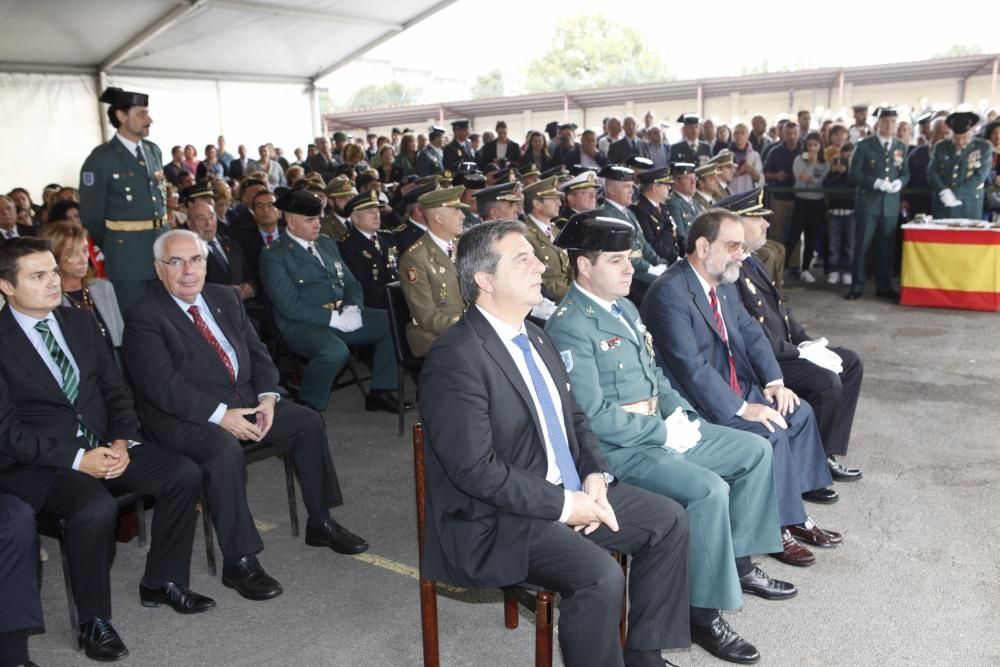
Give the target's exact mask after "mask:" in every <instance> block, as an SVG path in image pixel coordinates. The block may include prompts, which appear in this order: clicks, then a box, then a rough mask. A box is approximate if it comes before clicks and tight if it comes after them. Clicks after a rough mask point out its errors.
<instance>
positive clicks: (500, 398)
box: [420, 221, 690, 667]
mask: <svg viewBox="0 0 1000 667" xmlns="http://www.w3.org/2000/svg"><path fill="white" fill-rule="evenodd" d="M524 232H525V229H524V226H523V225H522V224H521V223H518V222H512V221H496V222H485V223H483V224H481V225H477V226H476V227H473V228H472V229H470V230H468V231H467V232H465V233H464V234H463V236H462V240H461V242H460V244H459V247H458V257H457V261H458V267H459V274H460V275H461V276H462V292H463V296H464V298H465V300H466V301H467V302H468V303H470V304H473V305H471V306H470V307H469V310H468V311H467V312H466V314H465V315H464V316H463V317H462V319H461V320H460V321H459V322H457V323H456V324H455V325H454V326H452V327H451V328H450V329H449V330H448V331H446V332H445V333H444V334H442V335H441V337H440V338H439V339H438V340H437V341H436V342H435V344H434V346H433V347H432V348H431V351H430V352H429V354H428V355H427V358H426V360H425V361H424V368H423V373H422V375H421V378H420V407H421V411H422V413H423V416H424V419H425V422H426V426H427V432H428V444H429V447H430V451H429V456H428V457H427V478H428V485H427V510H428V512H427V516H428V520H427V528H426V541H425V544H424V554H423V568H424V574H425V575H426V576H427V577H430V578H431V579H437V580H439V581H448V582H451V583H453V584H457V585H460V586H476V587H493V586H509V585H514V584H518V583H522V582H530V583H533V584H536V585H539V586H544V587H546V588H550V589H552V590H555V591H557V592H559V593H560V594H561V595H562V601H561V603H560V608H559V611H560V613H559V644H560V646H561V647H562V654H563V660H564V662H565V663H566V664H567V665H569V666H570V667H576V666H580V665H602V666H607V665H623V664H625V665H628V666H629V667H639V666H640V665H657V666H660V667H662V666H663V665H664V664H665V663H664V661H663V659H662V658H661V657H660V649H661V648H674V647H680V646H686V645H688V644H689V643H690V636H689V628H688V612H687V604H688V584H687V557H686V550H687V542H688V540H687V523H686V521H685V519H684V516H683V515H684V510H683V509H682V508H681V507H680V506H679V505H678V504H677V503H676V502H674V501H672V500H669V499H668V498H665V497H663V496H657V495H655V494H651V493H649V492H646V491H643V490H641V489H638V488H636V487H633V486H629V485H627V484H624V483H620V482H617V483H612V484H611V486H610V487H609V486H608V478H609V476H608V475H607V474H606V472H607V470H608V466H607V464H606V462H605V461H604V458H603V457H602V455H601V454H600V451H599V449H598V446H597V439H596V437H595V436H594V433H593V432H592V431H591V430H590V426H589V425H588V423H587V418H586V416H585V415H584V414H583V412H582V410H581V409H580V406H579V405H577V403H576V401H575V400H574V398H573V394H572V393H571V392H570V390H569V377H568V376H567V375H566V371H565V369H564V366H563V363H562V361H561V360H560V358H559V354H558V352H556V349H555V348H554V347H553V345H552V343H551V342H550V341H549V340H548V337H547V336H546V335H545V334H544V333H543V332H542V330H541V329H539V328H538V327H536V326H534V325H533V324H531V323H528V322H525V321H524V318H525V316H526V315H527V314H528V312H529V311H530V310H531V308H532V306H534V305H536V304H538V303H540V302H541V300H542V295H541V276H542V272H543V270H544V267H543V265H542V263H541V262H540V261H539V260H538V259H536V258H535V255H534V251H533V249H532V247H531V244H530V243H528V241H527V239H526V238H525V237H524ZM543 425H544V426H543ZM604 549H614V550H616V551H620V552H623V553H627V554H631V555H632V562H631V568H630V576H629V601H630V605H629V633H628V637H627V639H626V645H625V651H624V659H623V655H622V647H621V645H620V644H619V639H618V621H619V617H620V614H621V608H622V602H623V596H624V593H625V580H624V577H623V576H622V572H621V569H620V568H618V567H617V566H616V564H615V562H614V561H613V560H612V559H610V558H609V557H608V555H607V553H606V552H605V551H604Z"/></svg>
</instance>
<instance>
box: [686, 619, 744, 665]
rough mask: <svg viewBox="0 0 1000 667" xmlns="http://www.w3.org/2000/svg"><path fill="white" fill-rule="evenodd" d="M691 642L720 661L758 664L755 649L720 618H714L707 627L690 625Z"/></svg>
mask: <svg viewBox="0 0 1000 667" xmlns="http://www.w3.org/2000/svg"><path fill="white" fill-rule="evenodd" d="M691 641H692V642H694V643H695V644H697V645H698V646H700V647H702V648H703V649H705V650H706V651H708V652H709V653H711V654H712V655H714V656H715V657H716V658H719V659H720V660H726V661H728V662H739V663H742V664H744V665H752V664H754V663H756V662H760V652H759V651H758V650H757V648H756V647H755V646H754V645H753V644H751V643H750V642H748V641H747V640H745V639H743V637H740V636H739V635H738V634H737V633H736V631H735V630H733V629H732V628H731V627H729V624H728V623H726V621H725V619H724V618H722V616H716V617H715V620H714V621H712V622H711V623H710V624H709V625H693V624H692V625H691Z"/></svg>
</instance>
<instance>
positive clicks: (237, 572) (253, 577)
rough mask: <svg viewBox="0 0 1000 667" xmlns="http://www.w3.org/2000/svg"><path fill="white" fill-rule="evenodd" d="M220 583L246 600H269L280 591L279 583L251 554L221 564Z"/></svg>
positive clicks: (279, 593)
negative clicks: (232, 561) (233, 561)
mask: <svg viewBox="0 0 1000 667" xmlns="http://www.w3.org/2000/svg"><path fill="white" fill-rule="evenodd" d="M222 585H223V586H227V587H229V588H232V589H235V590H236V592H237V593H239V594H240V595H242V596H243V597H245V598H246V599H247V600H270V599H271V598H276V597H278V596H279V595H281V593H282V589H281V584H279V583H278V582H277V581H275V580H274V579H273V578H271V577H270V576H269V575H268V574H267V572H265V571H264V568H263V567H261V566H260V563H259V562H257V557H256V556H253V555H250V556H244V557H243V558H241V559H239V560H238V561H236V562H235V563H232V564H230V563H225V564H223V566H222Z"/></svg>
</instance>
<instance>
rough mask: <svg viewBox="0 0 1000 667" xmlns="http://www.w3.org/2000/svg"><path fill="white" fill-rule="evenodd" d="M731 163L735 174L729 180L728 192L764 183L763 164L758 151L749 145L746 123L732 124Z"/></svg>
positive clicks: (733, 192)
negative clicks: (734, 167)
mask: <svg viewBox="0 0 1000 667" xmlns="http://www.w3.org/2000/svg"><path fill="white" fill-rule="evenodd" d="M730 150H732V151H733V164H735V165H736V175H735V176H734V177H733V180H731V181H730V182H729V192H730V193H732V194H734V195H738V194H742V193H744V192H749V191H750V190H753V189H754V188H759V187H762V186H763V185H764V164H763V163H762V162H761V159H760V153H758V152H757V151H755V150H754V149H753V146H752V145H750V128H749V127H747V124H746V123H737V124H736V125H735V126H733V144H732V148H730Z"/></svg>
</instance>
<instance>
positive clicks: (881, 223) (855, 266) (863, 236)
mask: <svg viewBox="0 0 1000 667" xmlns="http://www.w3.org/2000/svg"><path fill="white" fill-rule="evenodd" d="M872 243H874V244H875V287H876V288H877V289H878V291H880V292H891V291H892V268H893V256H894V255H895V249H896V218H890V217H889V216H884V215H865V214H860V215H859V214H856V215H855V221H854V258H853V259H852V264H851V274H852V275H851V291H852V292H856V293H858V294H860V293H862V292H864V291H865V280H866V279H867V268H868V250H869V249H870V248H871V247H872Z"/></svg>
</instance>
